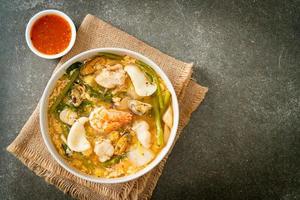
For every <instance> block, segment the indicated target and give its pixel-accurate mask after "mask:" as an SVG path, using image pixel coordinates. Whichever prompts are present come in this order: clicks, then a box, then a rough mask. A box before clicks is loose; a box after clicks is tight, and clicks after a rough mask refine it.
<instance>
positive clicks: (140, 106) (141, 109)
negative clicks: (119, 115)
mask: <svg viewBox="0 0 300 200" xmlns="http://www.w3.org/2000/svg"><path fill="white" fill-rule="evenodd" d="M128 107H129V109H130V110H131V111H132V112H133V113H134V114H137V115H144V114H145V113H146V112H148V111H149V110H151V108H152V105H151V104H149V103H144V102H141V101H138V100H129V101H128Z"/></svg>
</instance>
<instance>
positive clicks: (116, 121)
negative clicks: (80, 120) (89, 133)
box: [89, 106, 132, 133]
mask: <svg viewBox="0 0 300 200" xmlns="http://www.w3.org/2000/svg"><path fill="white" fill-rule="evenodd" d="M89 120H90V125H91V127H92V128H93V129H95V130H96V131H99V132H101V133H103V132H106V133H108V132H111V131H114V130H117V129H119V128H121V127H123V126H125V125H127V124H128V123H130V122H131V121H132V114H130V113H129V112H125V111H118V110H115V109H106V108H105V107H103V106H101V107H97V108H95V109H94V110H93V111H92V112H91V114H90V116H89Z"/></svg>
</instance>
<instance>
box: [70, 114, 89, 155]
mask: <svg viewBox="0 0 300 200" xmlns="http://www.w3.org/2000/svg"><path fill="white" fill-rule="evenodd" d="M87 121H88V118H87V117H81V118H79V119H78V120H77V121H76V122H75V123H74V124H73V125H72V127H71V129H70V132H69V135H68V138H67V145H68V147H69V148H70V149H71V150H72V151H76V152H83V151H86V150H88V149H89V148H91V144H90V142H89V141H88V140H87V139H86V132H85V128H84V124H85V123H86V122H87Z"/></svg>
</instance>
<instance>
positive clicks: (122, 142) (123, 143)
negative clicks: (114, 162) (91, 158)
mask: <svg viewBox="0 0 300 200" xmlns="http://www.w3.org/2000/svg"><path fill="white" fill-rule="evenodd" d="M129 140H130V136H129V135H128V134H125V135H123V136H122V137H121V138H120V139H119V140H118V142H117V144H116V146H115V154H116V155H121V154H122V153H124V152H125V151H126V149H127V147H128V145H129Z"/></svg>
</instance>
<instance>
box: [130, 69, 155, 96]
mask: <svg viewBox="0 0 300 200" xmlns="http://www.w3.org/2000/svg"><path fill="white" fill-rule="evenodd" d="M124 70H125V71H126V72H127V73H128V75H129V77H130V79H131V81H132V83H133V86H134V89H135V92H136V93H137V94H138V95H139V96H142V97H145V96H151V95H152V94H153V93H154V92H155V91H156V89H157V85H156V84H153V83H150V81H149V80H148V79H147V77H146V75H145V74H144V73H143V72H142V71H141V70H140V68H138V67H137V66H136V65H132V64H130V65H126V66H125V68H124Z"/></svg>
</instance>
